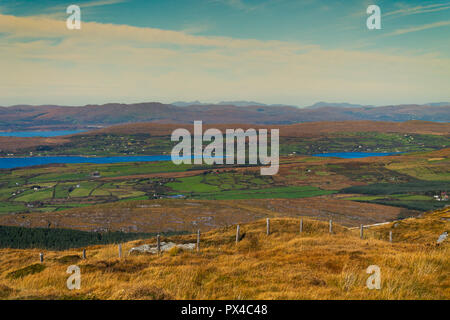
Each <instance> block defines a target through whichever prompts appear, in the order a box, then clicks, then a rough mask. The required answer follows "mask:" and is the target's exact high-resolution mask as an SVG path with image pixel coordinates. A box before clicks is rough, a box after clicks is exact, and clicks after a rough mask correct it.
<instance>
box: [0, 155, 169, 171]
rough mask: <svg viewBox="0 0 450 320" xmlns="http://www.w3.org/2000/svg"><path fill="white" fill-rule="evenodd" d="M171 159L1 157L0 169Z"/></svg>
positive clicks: (167, 159)
mask: <svg viewBox="0 0 450 320" xmlns="http://www.w3.org/2000/svg"><path fill="white" fill-rule="evenodd" d="M169 160H171V157H170V155H165V156H117V157H81V156H54V157H24V158H0V169H11V168H20V167H29V166H37V165H44V164H50V163H119V162H141V161H169Z"/></svg>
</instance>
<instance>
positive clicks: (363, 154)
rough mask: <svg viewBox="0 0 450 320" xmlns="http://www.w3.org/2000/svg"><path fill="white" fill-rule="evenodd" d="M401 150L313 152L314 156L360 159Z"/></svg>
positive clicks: (391, 153)
mask: <svg viewBox="0 0 450 320" xmlns="http://www.w3.org/2000/svg"><path fill="white" fill-rule="evenodd" d="M400 153H401V152H328V153H318V154H313V156H314V157H336V158H342V159H360V158H368V157H384V156H393V155H396V154H400Z"/></svg>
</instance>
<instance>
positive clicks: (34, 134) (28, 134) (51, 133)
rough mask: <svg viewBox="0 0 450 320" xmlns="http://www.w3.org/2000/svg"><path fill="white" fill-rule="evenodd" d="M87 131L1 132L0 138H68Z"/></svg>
mask: <svg viewBox="0 0 450 320" xmlns="http://www.w3.org/2000/svg"><path fill="white" fill-rule="evenodd" d="M84 131H86V130H58V131H12V132H0V137H22V138H31V137H58V136H66V135H68V134H75V133H80V132H84Z"/></svg>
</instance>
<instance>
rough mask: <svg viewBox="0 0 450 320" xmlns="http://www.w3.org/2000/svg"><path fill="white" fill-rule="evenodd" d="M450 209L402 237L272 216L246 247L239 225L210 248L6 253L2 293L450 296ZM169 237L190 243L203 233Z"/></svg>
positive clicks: (401, 231) (245, 229)
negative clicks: (75, 275)
mask: <svg viewBox="0 0 450 320" xmlns="http://www.w3.org/2000/svg"><path fill="white" fill-rule="evenodd" d="M448 214H449V210H448V209H447V210H441V211H439V212H435V213H432V214H429V215H425V216H424V217H422V218H419V219H408V220H404V221H401V222H400V223H399V225H397V227H396V228H395V241H394V242H393V243H389V242H388V241H386V239H384V238H383V237H382V236H381V235H384V234H385V233H386V232H388V231H389V230H390V228H391V226H390V225H387V226H380V227H377V228H373V229H369V230H367V231H366V233H365V238H364V239H360V238H359V234H358V233H356V231H354V230H349V229H347V228H345V227H342V226H339V225H337V224H336V225H334V226H333V234H329V233H328V223H326V222H321V221H314V220H307V219H304V228H303V233H301V234H300V233H299V219H292V218H276V219H271V234H270V235H266V233H265V231H266V223H265V220H264V221H262V220H261V221H258V222H254V223H247V224H242V225H241V241H240V242H239V243H237V244H236V243H235V232H236V227H235V226H230V227H224V228H221V229H217V230H214V231H210V232H206V233H203V234H202V235H201V251H200V252H196V251H186V250H179V249H173V250H171V251H169V252H166V253H163V254H161V255H128V253H127V252H128V250H129V249H131V248H132V247H134V246H136V245H140V244H143V243H150V244H151V243H155V239H149V240H137V241H132V242H128V243H124V244H123V252H124V256H123V258H122V259H119V258H118V250H117V246H115V245H105V246H94V247H89V248H87V255H88V258H87V259H86V260H79V259H75V258H74V257H77V256H79V255H80V252H79V251H81V250H75V249H73V250H68V251H62V252H61V251H59V252H53V251H48V252H44V254H45V257H46V260H45V262H44V265H45V267H43V266H44V265H41V264H33V263H36V260H37V259H38V257H39V251H38V250H13V249H3V250H0V253H1V256H2V259H1V260H0V298H1V299H30V298H34V299H37V298H39V299H145V300H165V299H449V298H450V279H449V278H450V277H449V275H450V263H449V262H450V261H449V257H450V251H449V245H448V241H447V242H444V243H443V244H442V245H440V246H436V245H435V244H434V243H435V241H436V239H437V237H438V236H439V234H441V233H442V232H443V231H445V230H448V228H449V223H450V222H449V221H448V220H445V219H442V218H446V217H447V215H448ZM419 225H420V226H419ZM392 228H393V227H392ZM164 240H170V241H173V242H176V243H189V242H195V240H196V235H180V236H174V237H170V238H167V239H164ZM70 264H76V265H78V266H80V268H81V289H80V290H73V291H70V290H68V289H67V287H66V281H67V278H68V277H69V275H68V274H67V273H66V269H67V267H68V266H69V265H70ZM24 265H25V266H28V267H25V268H24V267H23V266H24ZM370 265H378V266H379V267H380V269H381V289H380V290H369V289H368V288H367V287H366V281H367V278H368V277H369V274H367V273H366V269H367V267H369V266H370ZM38 266H40V267H38ZM35 268H36V269H35ZM38 269H39V270H38ZM26 270H27V271H26ZM31 270H34V271H36V270H38V271H36V272H34V271H31ZM11 274H15V276H11ZM19 275H20V276H19Z"/></svg>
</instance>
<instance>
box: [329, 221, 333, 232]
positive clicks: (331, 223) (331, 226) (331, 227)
mask: <svg viewBox="0 0 450 320" xmlns="http://www.w3.org/2000/svg"><path fill="white" fill-rule="evenodd" d="M329 231H330V233H331V234H332V233H333V220H330V230H329Z"/></svg>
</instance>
